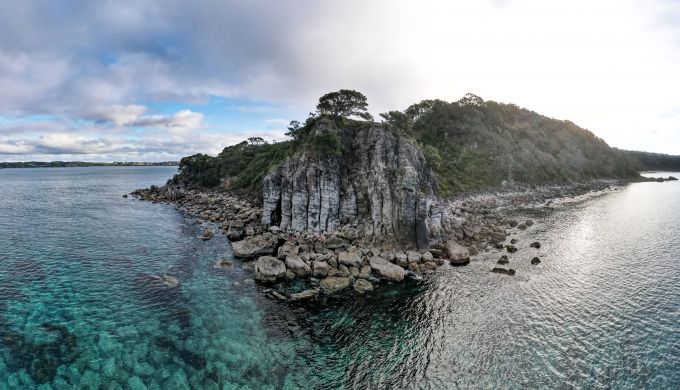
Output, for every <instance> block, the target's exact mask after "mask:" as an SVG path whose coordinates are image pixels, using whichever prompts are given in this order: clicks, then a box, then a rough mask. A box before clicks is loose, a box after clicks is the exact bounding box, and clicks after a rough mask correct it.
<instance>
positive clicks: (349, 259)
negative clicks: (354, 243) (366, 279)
mask: <svg viewBox="0 0 680 390" xmlns="http://www.w3.org/2000/svg"><path fill="white" fill-rule="evenodd" d="M338 262H339V263H340V264H343V265H346V266H347V267H357V268H361V263H363V260H362V258H361V249H358V248H350V249H349V250H347V251H344V252H340V253H339V254H338Z"/></svg>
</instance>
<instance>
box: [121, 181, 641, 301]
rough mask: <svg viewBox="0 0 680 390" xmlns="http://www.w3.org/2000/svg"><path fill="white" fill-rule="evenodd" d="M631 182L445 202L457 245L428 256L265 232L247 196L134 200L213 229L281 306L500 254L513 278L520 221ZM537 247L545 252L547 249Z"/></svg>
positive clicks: (156, 191)
mask: <svg viewBox="0 0 680 390" xmlns="http://www.w3.org/2000/svg"><path fill="white" fill-rule="evenodd" d="M630 182H631V181H628V180H594V181H590V182H586V183H575V184H567V185H551V186H523V185H522V186H520V185H515V186H513V187H511V188H501V189H496V190H494V191H487V192H480V193H477V194H467V195H461V196H459V197H455V198H451V199H448V200H444V203H445V204H446V207H447V208H449V209H450V210H452V211H453V213H454V215H455V218H456V226H455V227H453V228H452V229H451V232H450V236H451V238H450V239H449V240H447V241H446V242H438V243H434V244H433V245H431V246H430V247H429V248H423V249H421V250H418V249H414V248H409V247H407V246H400V245H399V244H398V243H397V242H396V241H395V240H394V239H393V237H383V236H375V237H355V236H352V234H351V233H352V232H349V233H348V232H346V231H343V230H344V229H340V230H339V231H336V232H331V233H311V232H289V231H282V230H281V229H280V228H278V226H269V227H266V226H263V225H262V224H261V217H262V207H261V206H260V205H258V204H257V203H256V202H253V201H251V200H249V199H246V198H245V196H244V195H243V194H236V193H230V192H228V191H219V190H196V189H181V188H176V187H172V186H162V187H158V186H152V187H150V188H148V189H140V190H136V191H133V192H132V193H131V195H133V196H135V197H136V198H138V199H140V200H146V201H151V202H154V203H167V204H173V205H175V207H177V208H178V209H179V210H180V211H182V212H185V213H186V214H187V215H189V216H191V217H193V218H195V222H196V223H197V224H199V225H203V224H204V223H210V224H213V226H211V227H209V228H208V229H206V230H205V231H204V233H203V235H202V236H200V237H198V238H199V239H202V240H209V239H211V238H212V237H213V236H214V234H223V235H225V236H226V237H227V238H228V239H229V241H230V243H231V246H232V250H233V253H234V257H235V258H237V259H238V260H240V261H242V264H243V265H242V266H243V267H244V268H247V269H249V270H251V272H253V278H254V279H255V280H256V281H257V282H259V284H261V285H263V286H265V287H266V288H265V290H263V292H264V293H265V295H267V296H268V297H270V298H272V299H277V300H281V301H292V302H307V301H315V300H318V299H326V298H328V297H331V296H336V295H338V294H340V293H341V292H345V291H348V290H354V291H353V293H355V294H357V295H363V294H367V293H370V292H371V291H373V290H374V288H376V286H378V285H381V284H392V283H399V282H402V281H404V280H408V279H414V280H421V279H422V278H423V277H425V276H426V275H427V274H430V273H432V272H434V271H435V270H436V269H437V268H439V267H441V266H444V265H450V266H454V267H456V266H465V265H467V264H468V263H469V262H470V258H473V257H474V256H476V255H477V254H479V253H480V252H491V251H497V253H498V255H499V256H500V258H499V260H498V263H497V265H495V266H494V267H493V268H491V269H489V272H493V273H497V274H499V277H506V276H513V275H515V270H514V269H512V268H509V267H508V266H507V262H505V261H504V254H506V253H507V254H510V253H514V251H516V249H517V248H516V247H515V244H516V243H517V240H516V239H510V238H509V236H510V235H511V234H512V233H516V232H518V231H526V230H528V229H530V228H532V226H535V222H534V221H533V220H531V219H527V220H526V221H518V220H516V219H514V218H513V215H516V214H519V213H522V212H524V211H531V210H537V209H546V208H547V209H555V208H557V207H561V206H564V205H568V204H572V203H577V202H581V201H584V200H587V199H590V198H593V197H597V196H601V195H604V194H607V193H609V192H612V191H617V190H619V189H620V188H621V187H622V186H624V185H627V184H629V183H630ZM255 200H257V199H255ZM532 245H537V246H538V247H540V243H532ZM505 258H506V259H507V257H505ZM528 261H529V260H528ZM530 261H531V264H532V265H538V264H540V259H539V258H538V257H535V258H533V259H530ZM214 266H215V267H216V268H226V267H231V266H232V263H231V261H229V260H218V261H217V262H216V263H215V265H214ZM293 282H295V283H293ZM293 285H294V286H293Z"/></svg>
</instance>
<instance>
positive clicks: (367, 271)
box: [359, 264, 371, 278]
mask: <svg viewBox="0 0 680 390" xmlns="http://www.w3.org/2000/svg"><path fill="white" fill-rule="evenodd" d="M370 276H371V266H370V265H368V264H366V265H365V266H363V267H361V270H360V271H359V277H360V278H368V277H370Z"/></svg>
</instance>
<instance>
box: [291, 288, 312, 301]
mask: <svg viewBox="0 0 680 390" xmlns="http://www.w3.org/2000/svg"><path fill="white" fill-rule="evenodd" d="M318 296H319V289H318V288H313V289H309V290H304V291H301V292H299V293H293V294H290V300H291V301H308V300H312V299H315V298H316V297H318Z"/></svg>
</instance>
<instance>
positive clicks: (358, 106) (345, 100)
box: [316, 89, 373, 121]
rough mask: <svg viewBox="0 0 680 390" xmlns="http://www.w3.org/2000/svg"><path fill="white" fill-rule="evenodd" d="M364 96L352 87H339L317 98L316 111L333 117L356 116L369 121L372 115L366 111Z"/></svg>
mask: <svg viewBox="0 0 680 390" xmlns="http://www.w3.org/2000/svg"><path fill="white" fill-rule="evenodd" d="M367 108H368V102H367V101H366V96H365V95H364V94H363V93H361V92H357V91H355V90H353V89H341V90H339V91H336V92H330V93H327V94H325V95H323V96H321V98H319V103H318V104H317V105H316V111H317V113H318V114H319V115H331V116H335V117H346V118H349V117H351V116H356V117H359V118H361V119H364V120H367V121H370V120H373V116H371V114H370V113H369V112H368V110H367Z"/></svg>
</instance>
